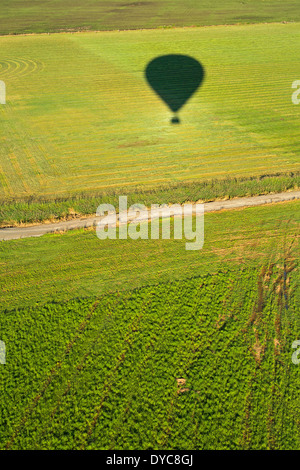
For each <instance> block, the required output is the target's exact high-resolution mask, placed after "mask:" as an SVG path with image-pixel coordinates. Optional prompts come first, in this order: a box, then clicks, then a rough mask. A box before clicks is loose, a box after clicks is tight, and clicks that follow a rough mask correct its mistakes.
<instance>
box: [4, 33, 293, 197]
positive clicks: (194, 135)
mask: <svg viewBox="0 0 300 470" xmlns="http://www.w3.org/2000/svg"><path fill="white" fill-rule="evenodd" d="M299 37H300V32H299V24H276V25H251V26H232V27H224V26H218V27H211V28H194V29H184V28H183V29H174V30H155V31H128V32H120V33H119V32H102V33H78V34H76V33H75V34H59V35H56V34H54V35H50V36H47V35H46V36H44V35H32V36H26V37H24V36H22V37H1V38H0V47H1V55H0V79H2V80H4V81H5V82H6V86H7V104H6V105H4V106H0V119H1V128H0V141H1V147H0V172H1V173H0V181H1V191H0V197H1V199H2V200H3V199H5V198H6V199H7V198H13V199H14V200H15V199H17V198H21V197H25V196H31V197H32V199H33V200H34V199H38V198H39V197H40V196H47V197H48V198H53V199H54V198H55V197H63V196H64V195H70V194H74V193H78V192H86V193H88V194H90V195H91V196H93V194H94V193H95V192H97V191H98V192H99V191H105V190H112V189H113V190H114V189H118V188H124V190H126V191H128V192H129V193H130V191H131V190H133V188H143V189H147V188H148V189H149V188H155V187H157V186H158V185H168V184H171V183H173V184H174V183H175V184H176V183H182V182H190V181H197V182H199V181H207V180H210V179H212V178H214V179H222V178H226V177H241V176H244V177H250V176H256V175H266V174H276V173H278V172H291V171H297V170H298V171H299V168H300V165H299V117H300V108H299V107H297V106H295V105H293V104H292V101H291V95H292V88H291V85H292V83H293V82H294V81H295V80H296V79H297V78H299V76H300V66H299V63H298V62H297V61H296V60H295V50H296V49H297V45H298V44H299ZM171 52H172V53H184V54H188V55H191V56H193V57H195V58H196V59H198V60H199V61H200V62H201V63H202V64H203V66H204V67H205V70H206V80H205V82H204V84H203V86H202V87H201V89H200V90H199V91H198V92H197V93H196V95H194V97H193V98H192V99H191V100H190V102H189V103H188V104H187V105H186V106H185V107H184V108H183V110H182V112H181V113H180V117H181V119H182V124H181V125H179V126H174V125H173V126H172V125H171V124H170V118H171V116H172V115H171V113H170V111H169V110H168V109H167V107H166V105H165V104H164V103H163V102H162V101H161V100H160V99H159V98H158V97H157V96H156V95H155V94H154V92H153V91H152V89H150V87H149V86H148V84H147V83H146V81H145V79H144V69H145V67H146V65H147V63H148V62H149V61H150V60H151V59H152V58H153V57H155V56H157V55H162V54H168V53H171Z"/></svg>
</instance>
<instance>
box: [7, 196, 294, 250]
mask: <svg viewBox="0 0 300 470" xmlns="http://www.w3.org/2000/svg"><path fill="white" fill-rule="evenodd" d="M295 199H300V191H293V192H287V193H278V194H268V195H263V196H254V197H243V198H239V199H230V200H228V201H214V202H208V203H205V204H204V211H205V212H214V211H220V210H230V209H242V208H245V207H253V206H260V205H263V204H274V203H277V202H285V201H292V200H295ZM100 220H101V217H97V216H94V217H86V218H81V219H74V220H69V221H62V222H56V223H51V224H48V223H45V224H40V225H34V226H28V227H13V228H3V229H0V241H5V240H16V239H19V238H29V237H40V236H42V235H45V234H46V233H54V232H60V231H65V230H74V229H79V228H87V227H92V226H96V225H97V223H98V222H99V221H100Z"/></svg>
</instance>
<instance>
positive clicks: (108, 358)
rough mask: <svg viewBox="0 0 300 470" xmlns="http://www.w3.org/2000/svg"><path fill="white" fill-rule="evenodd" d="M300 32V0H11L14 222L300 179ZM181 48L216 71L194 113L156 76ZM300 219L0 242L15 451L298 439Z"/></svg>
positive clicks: (5, 24)
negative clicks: (167, 94) (158, 65)
mask: <svg viewBox="0 0 300 470" xmlns="http://www.w3.org/2000/svg"><path fill="white" fill-rule="evenodd" d="M299 25H300V10H299V2H298V1H296V0H288V1H287V2H285V3H284V4H283V2H282V1H279V0H252V1H250V0H243V1H239V0H223V1H222V2H221V1H219V2H218V1H217V2H213V4H212V2H210V1H208V0H202V1H201V2H196V1H195V0H163V1H160V2H156V1H139V2H129V3H126V2H123V1H122V0H104V1H98V0H87V1H86V2H82V1H76V2H75V0H65V1H62V0H44V1H42V0H27V1H25V0H3V1H2V5H1V9H0V81H4V82H5V84H6V90H7V103H6V104H5V105H0V228H1V227H6V226H15V225H22V224H26V223H31V224H32V223H39V222H42V221H54V220H57V219H70V218H75V217H78V216H81V215H86V214H95V213H96V210H97V207H98V205H99V204H100V203H111V204H113V205H114V206H118V197H119V195H127V196H128V202H129V205H130V204H133V203H143V204H145V205H146V206H147V207H149V206H150V205H151V204H155V203H158V204H168V203H172V204H173V203H180V204H183V203H185V202H188V201H190V202H191V201H193V202H196V201H212V200H215V199H228V198H234V197H242V196H254V195H258V194H267V193H276V192H282V191H291V190H296V189H299V188H300V159H299V151H300V133H299V122H300V106H295V105H294V104H293V103H292V99H291V98H292V93H293V91H294V90H293V89H292V83H293V82H294V81H296V80H300V64H299V61H298V60H297V50H298V46H299V43H300V41H299V40H300V28H299ZM22 33H32V34H22ZM38 33H48V34H38ZM165 54H184V55H188V56H191V57H193V58H195V59H196V60H198V61H199V62H201V64H202V66H203V67H204V69H205V80H204V83H203V85H202V86H201V88H200V89H199V90H198V91H197V93H195V95H194V96H193V97H192V98H191V100H190V101H189V102H188V103H187V104H186V106H185V107H184V108H183V109H182V110H181V111H180V113H179V117H180V120H181V124H180V125H172V124H171V123H170V121H171V118H172V117H173V116H172V113H171V112H170V110H169V109H168V108H167V106H166V105H165V104H164V103H163V102H162V101H161V100H160V99H159V98H158V96H157V95H156V94H155V93H154V92H153V90H152V89H151V88H150V87H149V85H148V84H147V82H146V80H145V76H144V72H145V68H146V66H147V64H148V63H149V62H150V61H151V60H152V59H154V58H155V57H158V56H161V55H165ZM171 228H172V230H173V220H171ZM299 233H300V201H299V200H295V201H291V202H285V203H277V204H273V205H265V206H260V207H252V208H246V209H236V210H230V211H220V212H214V213H213V212H211V213H206V214H205V241H204V247H203V248H202V249H201V250H199V251H186V249H185V243H186V240H174V239H173V237H172V236H171V239H170V240H162V239H159V240H151V239H149V240H141V239H138V240H131V239H128V240H119V239H116V240H109V239H108V240H99V239H98V238H97V235H96V231H95V229H86V230H83V229H82V230H74V231H69V232H66V233H56V234H51V235H45V236H43V237H41V238H27V239H19V240H13V241H7V242H2V243H0V292H1V307H0V313H1V314H0V341H1V343H0V362H1V364H0V449H12V450H16V449H19V450H29V449H34V450H38V449H49V450H54V449H70V450H71V449H76V450H77V449H97V450H101V449H106V450H114V449H136V450H143V449H155V450H160V449H170V450H171V449H172V450H173V449H174V450H179V449H183V450H188V449H192V450H198V449H199V450H202V449H213V450H218V449H297V450H300V426H299V424H300V422H299V421H300V419H299V417H300V399H299V386H300V375H299V374H300V365H298V366H297V365H296V364H295V363H293V362H292V354H293V352H295V351H294V350H293V349H292V344H293V342H294V341H295V340H299V339H300V317H299V315H300V309H299V301H300V289H299V282H300V277H299ZM2 341H3V342H4V343H5V347H6V363H5V365H4V364H3V363H2V362H3V359H2V356H1V353H2V350H1V347H2Z"/></svg>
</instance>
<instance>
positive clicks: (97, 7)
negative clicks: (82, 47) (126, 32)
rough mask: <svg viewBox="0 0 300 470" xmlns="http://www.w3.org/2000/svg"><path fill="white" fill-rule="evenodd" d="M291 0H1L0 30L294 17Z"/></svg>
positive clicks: (128, 26)
mask: <svg viewBox="0 0 300 470" xmlns="http://www.w3.org/2000/svg"><path fill="white" fill-rule="evenodd" d="M298 7H299V4H298V1H297V0H288V1H287V2H285V3H284V5H283V3H282V2H281V1H280V0H268V1H265V2H261V0H245V1H243V2H241V1H240V0H219V1H214V2H211V1H209V0H201V2H195V0H161V1H156V0H155V1H151V0H150V1H145V0H142V1H137V2H132V1H128V2H126V1H124V0H102V1H99V0H86V1H85V2H83V1H80V2H76V4H74V0H3V1H2V2H1V11H0V34H13V33H24V32H25V33H40V32H48V31H64V30H67V31H68V30H74V29H75V30H77V29H93V30H115V29H135V28H157V27H164V26H192V25H197V26H201V25H211V24H235V23H258V22H263V21H265V22H274V21H299V20H300V14H299V8H298Z"/></svg>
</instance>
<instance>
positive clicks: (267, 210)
mask: <svg viewBox="0 0 300 470" xmlns="http://www.w3.org/2000/svg"><path fill="white" fill-rule="evenodd" d="M299 209H300V201H294V202H289V203H280V204H276V205H271V206H262V207H254V208H249V209H243V210H234V211H225V212H216V213H207V214H206V215H205V243H204V247H203V249H202V250H200V251H186V250H185V241H184V240H172V239H171V240H136V241H133V240H130V241H129V240H106V241H100V240H99V239H98V238H97V236H96V233H95V230H87V231H84V230H81V231H71V232H67V233H65V234H64V235H59V234H56V235H45V236H43V237H42V238H40V239H36V238H29V239H24V240H22V239H21V240H14V241H9V242H2V243H1V244H0V266H1V276H0V289H1V291H2V294H1V308H2V310H4V309H6V310H10V309H15V308H22V307H24V306H30V305H31V306H36V305H37V304H44V303H45V302H51V301H67V300H70V299H73V298H74V297H89V296H98V295H103V294H106V293H108V292H114V291H116V290H129V289H132V288H137V287H141V286H143V285H148V284H151V285H152V284H159V283H161V282H169V281H173V280H180V279H181V280H183V279H184V278H186V277H193V276H195V275H197V276H199V275H202V274H206V273H215V272H218V271H219V270H221V271H223V270H225V269H231V268H232V267H233V266H235V267H243V266H254V267H256V266H257V265H260V264H261V263H268V262H276V261H278V262H279V261H280V260H282V259H284V257H285V251H286V250H287V249H288V247H289V246H292V247H293V257H294V258H297V249H298V245H297V243H298V238H299V228H300V211H299ZM280 263H281V265H282V262H280Z"/></svg>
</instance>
